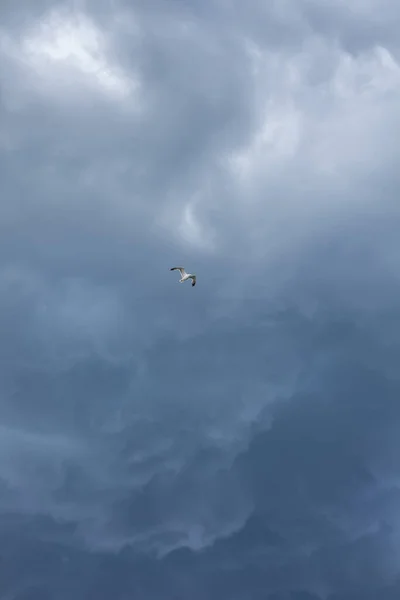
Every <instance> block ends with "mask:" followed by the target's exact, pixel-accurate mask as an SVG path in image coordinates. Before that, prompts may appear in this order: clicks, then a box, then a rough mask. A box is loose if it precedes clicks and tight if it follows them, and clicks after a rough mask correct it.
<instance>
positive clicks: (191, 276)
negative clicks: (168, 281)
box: [170, 267, 196, 287]
mask: <svg viewBox="0 0 400 600" xmlns="http://www.w3.org/2000/svg"><path fill="white" fill-rule="evenodd" d="M170 271H179V272H180V274H181V278H180V280H179V283H185V281H187V280H188V279H191V280H192V287H193V286H195V285H196V275H195V274H194V273H186V271H185V269H184V267H172V268H171V269H170Z"/></svg>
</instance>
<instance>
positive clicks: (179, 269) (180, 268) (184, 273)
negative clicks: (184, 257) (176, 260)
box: [170, 267, 186, 277]
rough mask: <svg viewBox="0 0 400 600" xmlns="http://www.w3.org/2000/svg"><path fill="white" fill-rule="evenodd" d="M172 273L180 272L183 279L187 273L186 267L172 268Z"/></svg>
mask: <svg viewBox="0 0 400 600" xmlns="http://www.w3.org/2000/svg"><path fill="white" fill-rule="evenodd" d="M170 271H180V273H181V275H182V277H183V276H184V275H186V271H185V269H184V267H172V268H171V269H170Z"/></svg>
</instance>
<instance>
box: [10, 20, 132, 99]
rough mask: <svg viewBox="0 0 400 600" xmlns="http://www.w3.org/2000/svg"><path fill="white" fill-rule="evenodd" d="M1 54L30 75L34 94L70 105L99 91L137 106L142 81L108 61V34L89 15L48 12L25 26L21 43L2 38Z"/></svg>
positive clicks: (111, 97)
mask: <svg viewBox="0 0 400 600" xmlns="http://www.w3.org/2000/svg"><path fill="white" fill-rule="evenodd" d="M0 40H1V44H0V49H1V51H2V54H3V55H4V56H6V57H8V58H9V59H10V58H11V59H12V60H13V61H15V62H16V63H17V65H19V66H20V67H22V68H23V70H24V71H25V72H26V71H27V72H28V76H29V77H30V78H31V80H32V84H33V85H32V87H33V89H35V90H36V92H37V93H40V94H45V95H47V96H50V97H53V98H57V99H58V100H62V99H64V100H65V101H70V100H71V99H73V98H80V96H81V95H82V94H84V93H85V90H87V91H93V90H94V91H97V92H98V93H101V94H103V95H104V96H106V97H108V98H110V99H112V100H115V101H126V102H129V103H130V105H131V107H133V108H135V110H137V109H138V108H139V106H140V102H139V101H140V90H141V85H140V80H139V77H138V76H135V77H133V76H132V74H127V73H125V72H124V70H123V69H122V68H121V67H120V66H119V65H118V64H117V63H115V62H113V61H112V60H111V58H110V56H109V55H110V52H109V48H108V41H107V37H106V35H105V34H104V33H103V32H102V31H101V30H100V29H99V28H98V27H97V26H96V24H95V23H94V21H92V20H91V19H90V18H89V17H88V16H85V15H84V14H81V13H77V12H71V11H69V12H67V11H60V10H52V11H50V12H48V13H46V14H45V16H44V17H43V18H42V19H41V20H40V21H39V22H34V24H33V25H31V26H30V27H29V28H26V29H25V30H24V31H23V32H22V34H21V37H20V40H19V41H16V40H15V39H13V38H11V36H9V35H7V34H6V33H5V32H3V33H2V34H1V38H0Z"/></svg>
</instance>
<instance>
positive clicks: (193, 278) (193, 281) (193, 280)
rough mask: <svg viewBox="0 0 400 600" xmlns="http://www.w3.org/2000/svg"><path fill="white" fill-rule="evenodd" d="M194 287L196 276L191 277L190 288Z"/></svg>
mask: <svg viewBox="0 0 400 600" xmlns="http://www.w3.org/2000/svg"><path fill="white" fill-rule="evenodd" d="M195 285H196V275H193V277H192V287H193V286H195Z"/></svg>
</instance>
